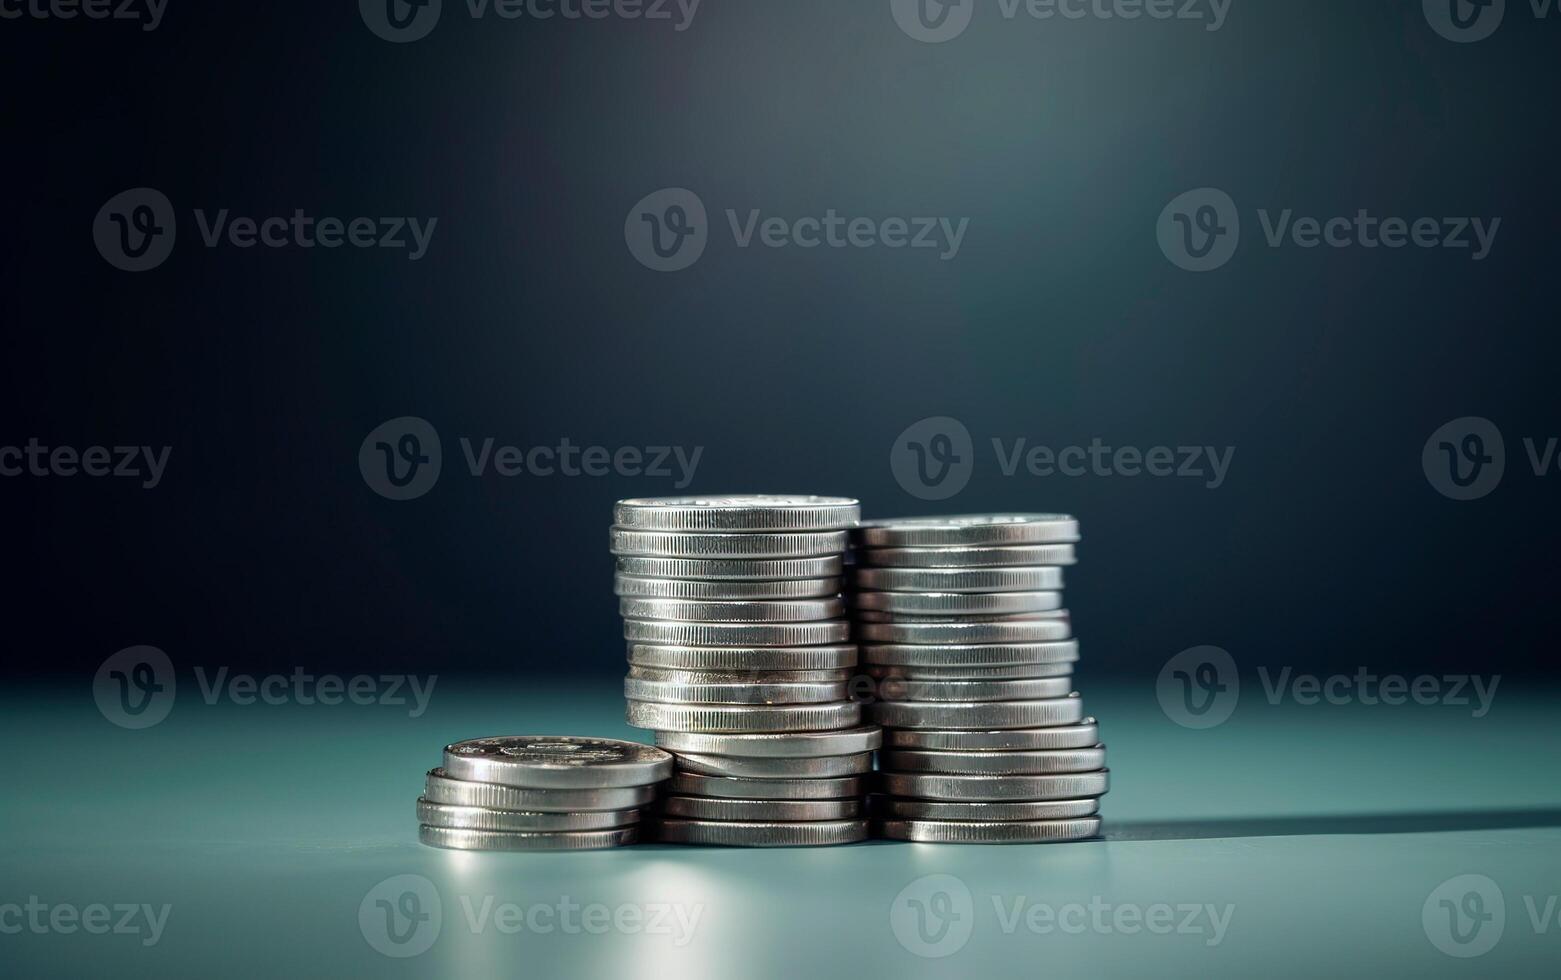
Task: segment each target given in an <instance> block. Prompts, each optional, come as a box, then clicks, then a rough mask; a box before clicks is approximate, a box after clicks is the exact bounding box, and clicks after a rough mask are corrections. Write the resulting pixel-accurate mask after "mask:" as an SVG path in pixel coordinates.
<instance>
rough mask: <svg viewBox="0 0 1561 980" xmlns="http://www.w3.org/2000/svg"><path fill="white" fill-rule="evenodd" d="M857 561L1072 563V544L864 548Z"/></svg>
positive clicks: (903, 564) (885, 564) (907, 564)
mask: <svg viewBox="0 0 1561 980" xmlns="http://www.w3.org/2000/svg"><path fill="white" fill-rule="evenodd" d="M856 560H857V563H858V564H861V565H867V566H872V567H876V568H1005V567H1008V566H1011V565H1073V564H1077V562H1078V556H1077V554H1076V553H1075V552H1074V548H1073V545H1071V544H1022V545H1013V546H1010V547H998V548H864V549H862V550H860V551H858V552H857V553H856Z"/></svg>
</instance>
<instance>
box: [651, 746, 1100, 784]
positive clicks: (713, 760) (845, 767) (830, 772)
mask: <svg viewBox="0 0 1561 980" xmlns="http://www.w3.org/2000/svg"><path fill="white" fill-rule="evenodd" d="M1094 768H1097V769H1098V768H1100V767H1099V766H1096V767H1094ZM678 770H679V771H680V772H693V773H698V774H699V775H701V776H742V777H744V778H746V779H817V778H824V777H834V776H859V775H861V774H862V773H864V772H872V771H873V754H872V753H871V752H858V753H856V754H855V755H824V756H818V757H817V758H811V759H782V758H771V757H765V756H760V757H758V758H744V757H742V756H736V755H698V754H693V753H686V752H685V753H682V754H680V755H679V756H678Z"/></svg>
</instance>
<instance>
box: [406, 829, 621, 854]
mask: <svg viewBox="0 0 1561 980" xmlns="http://www.w3.org/2000/svg"><path fill="white" fill-rule="evenodd" d="M417 839H418V840H420V841H422V842H423V843H424V844H427V845H429V846H430V847H443V848H448V849H451V850H456V851H590V850H596V849H597V848H602V847H622V846H623V845H625V844H633V843H635V842H636V841H638V840H639V839H640V828H639V827H638V826H631V827H617V828H614V829H612V830H559V831H549V832H545V833H544V832H536V833H520V832H517V831H504V830H459V829H455V828H452V827H430V826H428V825H426V824H424V825H422V826H420V827H418V828H417Z"/></svg>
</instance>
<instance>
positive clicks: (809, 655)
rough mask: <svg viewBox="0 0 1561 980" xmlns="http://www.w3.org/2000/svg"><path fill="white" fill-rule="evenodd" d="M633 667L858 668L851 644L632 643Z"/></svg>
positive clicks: (683, 668) (675, 668) (701, 668)
mask: <svg viewBox="0 0 1561 980" xmlns="http://www.w3.org/2000/svg"><path fill="white" fill-rule="evenodd" d="M629 663H631V664H634V665H635V666H637V667H664V668H667V669H669V670H842V669H848V668H851V667H855V666H856V647H855V646H853V645H851V644H840V645H836V646H814V647H689V646H666V645H658V644H654V643H630V644H629Z"/></svg>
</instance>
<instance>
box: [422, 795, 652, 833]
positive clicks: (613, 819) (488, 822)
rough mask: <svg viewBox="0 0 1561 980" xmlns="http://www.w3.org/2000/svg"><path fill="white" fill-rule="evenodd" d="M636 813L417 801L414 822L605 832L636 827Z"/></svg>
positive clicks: (463, 827) (458, 826) (459, 826)
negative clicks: (504, 807) (548, 809)
mask: <svg viewBox="0 0 1561 980" xmlns="http://www.w3.org/2000/svg"><path fill="white" fill-rule="evenodd" d="M639 821H640V811H639V810H599V811H593V812H584V813H540V812H538V811H536V810H490V809H488V808H487V807H481V806H454V805H452V804H449V803H435V802H433V801H431V800H429V799H427V798H425V797H418V800H417V822H418V823H420V824H427V825H428V826H430V827H450V828H454V829H459V830H513V831H554V830H607V829H610V828H612V827H627V826H629V825H630V824H635V823H639Z"/></svg>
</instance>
